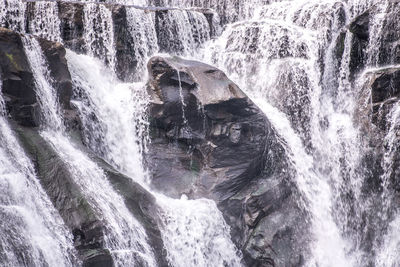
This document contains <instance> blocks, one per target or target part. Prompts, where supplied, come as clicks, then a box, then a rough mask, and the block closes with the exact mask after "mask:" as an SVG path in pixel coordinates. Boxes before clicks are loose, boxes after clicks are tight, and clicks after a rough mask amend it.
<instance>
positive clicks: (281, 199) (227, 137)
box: [146, 57, 307, 266]
mask: <svg viewBox="0 0 400 267" xmlns="http://www.w3.org/2000/svg"><path fill="white" fill-rule="evenodd" d="M148 69H149V74H150V75H149V77H150V80H149V83H148V92H149V94H150V95H151V99H152V103H151V105H150V108H149V115H150V121H151V124H150V131H151V139H152V142H151V144H150V148H149V153H148V155H147V158H146V162H147V166H148V167H149V170H150V172H151V175H152V185H153V187H155V188H156V189H157V190H160V191H162V192H164V193H165V194H167V195H169V196H172V197H180V195H181V194H186V195H188V196H189V197H191V198H200V197H208V198H212V199H214V200H215V201H216V202H217V205H218V207H219V208H220V210H221V211H222V212H223V215H224V218H225V220H226V222H227V223H228V224H229V225H230V226H231V234H232V239H233V240H234V242H235V244H236V245H237V246H238V247H239V248H240V249H241V250H242V251H243V253H244V255H245V257H244V261H245V264H246V265H247V266H285V264H286V266H288V265H287V264H289V262H292V261H296V262H297V261H298V259H299V258H302V253H303V252H304V247H306V246H304V243H303V247H301V246H299V247H296V246H295V244H296V242H297V241H299V240H302V239H301V238H295V237H294V236H302V235H301V234H299V233H300V232H302V231H303V232H304V231H306V229H307V227H306V226H305V225H304V227H303V226H300V225H301V224H302V222H304V216H305V215H304V214H303V213H302V212H301V211H300V209H299V208H298V205H297V202H296V200H295V197H294V194H295V192H296V189H295V187H294V186H293V183H292V181H291V179H290V177H291V175H290V174H289V169H290V168H289V167H288V165H287V162H286V158H285V152H284V149H283V147H282V146H281V144H280V143H279V142H278V141H277V136H276V134H275V132H274V130H273V129H272V127H271V125H270V123H269V121H268V119H267V118H266V116H265V115H264V114H263V113H262V112H261V110H260V109H259V108H258V107H257V106H255V105H254V103H253V102H252V101H251V100H250V99H249V98H248V97H247V96H246V95H245V94H244V93H243V92H242V91H241V90H240V89H239V87H238V86H237V85H236V84H234V83H233V82H232V81H231V80H229V79H228V78H227V77H226V75H225V74H224V73H223V72H222V71H220V70H219V69H216V68H214V67H212V66H209V65H206V64H203V63H200V62H195V61H189V60H183V59H180V58H177V57H173V58H162V57H154V58H152V59H151V60H150V61H149V63H148ZM284 210H285V214H286V215H287V216H286V217H284V216H280V214H282V213H283V211H284ZM274 218H275V219H274ZM288 218H290V220H289V219H288ZM273 225H275V226H274V227H273ZM279 233H282V234H279ZM283 233H284V234H283ZM285 240H286V241H285ZM288 240H290V242H289V241H288ZM293 240H295V241H293ZM292 241H293V242H292ZM303 241H304V240H303ZM282 242H283V243H282ZM304 242H306V241H304ZM283 244H284V245H283ZM295 247H296V249H295ZM297 248H298V249H297ZM268 251H269V252H268ZM272 251H274V253H272ZM270 254H271V255H270ZM266 255H270V256H268V257H267V256H266ZM267 263H268V264H270V265H265V264H267Z"/></svg>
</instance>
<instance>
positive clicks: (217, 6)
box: [0, 0, 400, 267]
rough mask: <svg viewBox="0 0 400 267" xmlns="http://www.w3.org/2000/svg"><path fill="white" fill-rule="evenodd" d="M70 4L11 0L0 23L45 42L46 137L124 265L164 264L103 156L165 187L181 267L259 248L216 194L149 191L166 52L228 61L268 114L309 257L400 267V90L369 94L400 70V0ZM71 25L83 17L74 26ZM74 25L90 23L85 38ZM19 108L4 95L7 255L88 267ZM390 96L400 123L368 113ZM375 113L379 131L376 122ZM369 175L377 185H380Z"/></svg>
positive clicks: (40, 57) (324, 262) (171, 249)
mask: <svg viewBox="0 0 400 267" xmlns="http://www.w3.org/2000/svg"><path fill="white" fill-rule="evenodd" d="M65 2H71V3H67V4H68V5H66V6H67V8H69V7H70V6H69V4H71V8H73V9H75V8H76V12H81V13H82V14H81V13H79V14H78V13H77V14H78V15H76V17H75V13H74V15H71V14H69V13H68V12H66V13H68V14H64V15H65V17H63V16H62V15H63V14H60V13H61V11H60V10H62V8H63V5H64V4H65V3H61V2H54V1H38V2H35V3H26V2H24V1H22V0H0V27H5V28H8V29H11V30H13V31H17V32H20V33H29V34H33V35H36V36H37V37H34V36H32V35H29V34H25V35H23V36H22V37H21V39H22V44H23V47H24V53H25V54H26V57H27V60H28V62H29V67H30V69H31V71H32V75H33V83H34V87H35V90H36V94H37V102H38V104H39V108H40V114H39V117H40V118H39V119H40V122H41V124H40V127H39V128H40V129H39V131H40V135H41V136H42V137H43V138H44V139H45V141H46V142H48V143H49V144H50V145H51V147H52V148H53V149H54V150H55V152H56V154H57V156H58V157H60V159H61V160H62V161H63V162H64V163H65V164H66V165H67V166H68V167H69V168H70V170H71V176H72V177H71V179H72V180H73V182H74V183H76V185H78V188H79V190H80V191H82V193H83V195H84V197H85V199H87V200H88V202H89V205H90V206H91V207H92V208H93V210H94V211H95V213H96V216H97V217H98V218H99V219H100V220H101V222H102V224H104V247H105V248H106V249H108V250H109V251H110V253H111V255H112V257H113V259H114V261H115V265H116V266H132V265H138V266H157V262H156V257H155V254H156V251H153V248H152V247H151V245H150V241H149V239H150V238H149V236H147V233H146V230H145V227H143V225H142V224H141V223H142V222H140V221H139V220H138V219H137V218H135V216H134V215H133V214H132V212H131V211H130V210H129V208H128V206H127V205H126V204H125V202H124V201H125V199H124V197H123V196H121V194H120V193H119V192H118V190H116V189H115V188H114V187H113V184H112V183H111V182H110V180H109V177H108V176H107V175H106V173H105V171H104V170H103V169H102V167H101V166H100V165H101V164H102V163H99V162H97V161H96V159H98V158H100V159H101V160H104V161H105V163H104V164H105V165H110V166H112V168H114V169H115V170H117V171H118V172H120V173H121V174H123V175H126V176H127V177H130V178H131V179H132V180H133V181H134V182H136V183H138V184H140V185H141V186H142V187H143V188H144V189H145V190H147V191H149V192H150V194H151V195H152V196H154V198H155V200H156V204H157V206H158V207H159V210H157V211H156V212H157V216H158V218H159V220H157V224H158V225H157V226H158V227H159V228H160V232H161V233H160V234H161V238H162V241H163V243H164V247H165V252H166V257H167V260H168V262H169V263H170V264H171V266H178V267H184V266H196V265H198V266H210V267H212V266H241V265H242V264H245V259H244V258H245V257H246V255H242V254H241V252H240V251H239V249H243V251H245V249H246V246H247V245H249V244H250V245H251V242H247V241H248V240H247V241H246V242H244V244H240V245H243V247H241V248H237V247H236V246H235V244H233V242H232V239H234V240H235V242H236V239H235V238H232V237H231V233H230V231H231V228H230V227H234V226H232V225H231V226H229V225H228V224H227V223H226V222H225V220H224V217H223V215H222V213H221V211H219V210H218V207H217V205H216V203H215V202H214V201H212V200H208V199H202V198H201V199H188V197H186V196H185V195H182V197H181V198H180V199H172V198H169V197H166V196H164V195H162V194H161V193H159V192H156V191H155V190H154V189H153V188H152V187H151V185H150V175H149V174H148V172H147V170H146V166H145V163H144V162H143V154H145V153H146V152H147V150H146V149H147V145H148V143H149V140H150V133H149V129H148V128H149V118H148V117H147V116H146V112H145V111H146V109H147V106H148V104H149V101H150V100H149V98H148V96H147V93H146V89H145V86H146V85H145V81H146V80H147V75H146V63H147V61H148V59H149V58H150V57H151V56H154V55H156V54H157V53H160V52H161V53H165V54H169V55H179V56H185V57H190V58H191V59H196V60H200V61H204V62H206V63H208V64H210V65H214V66H216V67H218V68H220V69H221V70H223V71H224V72H225V73H226V74H227V75H228V76H229V78H230V79H232V80H233V81H235V82H236V83H237V84H238V85H239V86H240V88H241V89H242V90H243V91H244V92H245V93H246V94H247V95H248V96H249V97H250V99H251V100H252V101H253V102H254V103H255V104H256V105H258V107H260V109H261V110H262V111H263V112H264V113H265V116H266V117H267V119H268V120H269V121H270V122H271V124H272V128H273V131H274V132H276V134H277V139H278V140H279V142H280V145H282V147H283V148H284V151H283V153H284V154H285V157H286V158H285V159H284V160H287V161H288V164H289V165H290V166H289V170H285V171H288V172H289V174H288V176H290V177H289V179H291V181H290V182H293V185H294V187H295V189H294V191H296V193H298V195H296V197H297V198H298V199H296V200H297V203H296V204H297V205H298V206H299V208H300V209H301V210H302V211H304V212H305V213H306V219H305V220H307V222H309V225H308V227H309V229H308V230H309V231H308V232H307V233H310V236H309V237H307V240H310V243H307V244H302V245H304V247H305V251H306V255H304V256H305V259H304V261H305V263H304V265H305V266H324V267H325V266H326V267H329V266H382V267H383V266H398V265H399V264H400V260H399V256H398V255H399V251H400V237H399V223H400V213H399V209H398V207H397V204H398V194H399V192H398V189H396V188H394V185H393V183H395V182H397V181H394V180H398V179H397V178H398V177H397V176H398V171H397V170H396V168H398V167H397V165H398V159H397V158H398V157H397V154H398V153H397V152H398V146H399V145H398V135H399V123H400V104H399V102H398V100H397V97H398V95H394V96H391V97H392V98H391V99H390V101H388V102H385V103H383V102H382V103H370V102H372V100H371V99H372V96H371V94H372V93H371V90H372V89H371V88H369V87H370V86H371V82H372V81H373V78H374V77H373V76H374V75H376V73H377V71H381V72H383V71H385V70H386V69H388V68H398V67H399V66H395V65H394V64H397V63H398V62H397V61H396V60H398V59H399V56H398V55H399V53H398V51H399V50H398V43H399V41H398V39H399V38H397V37H398V36H397V35H398V34H397V32H390V31H389V32H388V30H390V29H389V28H394V29H396V25H395V24H396V23H397V22H398V19H394V20H390V16H391V15H393V16H395V15H396V14H397V13H398V12H397V11H398V9H396V8H394V7H395V6H396V5H397V6H398V1H390V0H388V1H380V0H335V1H332V0H248V1H238V0H109V1H105V2H104V1H82V3H78V5H76V6H73V3H72V2H76V1H65ZM85 2H90V3H85ZM74 4H77V3H74ZM117 4H118V5H117ZM119 4H122V5H119ZM124 5H134V6H124ZM64 8H65V6H64ZM80 8H81V9H82V10H80ZM119 8H121V9H119ZM121 10H123V11H121ZM118 12H121V13H118ZM365 12H367V13H365ZM391 12H392V13H391ZM396 12H397V13H396ZM121 14H123V15H121ZM210 14H213V16H212V17H210ZM362 14H363V15H366V14H367V20H368V26H367V29H363V30H365V31H367V32H368V38H367V39H366V40H361V41H360V40H358V39H357V38H358V36H357V33H356V32H355V31H354V29H351V27H352V26H351V25H352V22H353V21H354V19H356V18H357V17H358V16H360V15H362ZM70 15H71V16H72V17H73V18H67V16H70ZM80 20H81V21H80ZM121 20H124V22H123V23H124V24H123V25H124V26H123V27H121ZM65 23H66V24H68V23H69V24H70V25H69V27H70V28H69V29H68V30H66V32H67V33H66V32H63V27H64V26H63V24H65ZM392 24H393V25H392ZM362 26H363V27H364V26H365V25H362ZM73 27H76V28H77V29H78V28H79V32H78V31H77V32H73V33H72V30H71V29H72V28H73ZM64 30H65V29H64ZM69 30H71V32H69ZM393 31H395V30H393ZM68 34H70V35H71V36H67V35H68ZM72 35H73V36H72ZM39 37H41V38H44V39H47V40H51V41H56V42H60V43H63V44H64V45H65V46H66V48H68V49H67V55H66V59H67V63H68V69H69V72H70V74H71V76H72V82H73V100H72V101H71V104H72V106H73V107H74V108H75V109H76V111H77V112H78V113H79V119H80V123H81V125H80V126H81V128H82V129H80V130H81V134H82V139H83V143H84V145H82V144H78V143H77V142H76V140H74V139H73V138H71V137H70V136H69V135H70V134H71V133H69V132H68V130H67V129H68V127H67V126H66V125H65V122H64V119H63V116H64V114H63V110H62V109H61V107H60V104H59V100H58V96H57V92H56V88H54V87H55V86H54V83H55V81H53V77H52V73H51V70H50V69H49V64H48V62H46V59H45V58H46V57H45V54H44V51H42V48H41V44H42V43H41V42H40V39H39ZM69 37H71V39H68V38H69ZM63 38H64V39H65V40H63ZM396 38H397V39H396ZM357 42H359V43H357ZM72 43H73V44H72ZM70 44H72V45H70ZM383 46H387V47H386V48H387V50H382V47H383ZM0 48H1V47H0ZM69 49H71V50H69ZM74 51H75V52H74ZM76 51H77V52H79V53H83V54H77V53H76ZM354 57H357V59H356V60H359V61H360V62H356V63H354V62H353V61H354ZM354 64H356V65H357V64H358V65H357V66H356V67H354ZM387 64H393V65H391V66H387ZM0 65H1V64H0ZM0 68H1V66H0ZM1 71H2V70H1V69H0V75H1V74H2V73H1ZM176 71H177V77H178V82H179V88H180V89H181V91H180V92H179V93H180V98H181V104H182V110H183V112H182V114H183V120H184V122H187V120H188V119H189V116H188V115H187V114H185V112H184V111H185V110H184V107H185V103H184V99H183V94H182V83H181V73H180V72H179V70H176ZM361 71H363V72H361ZM374 73H375V74H374ZM368 75H370V76H368ZM12 79H16V78H15V77H13V78H12ZM121 80H124V81H125V82H122V81H121ZM133 81H134V82H133ZM0 82H1V80H0ZM391 89H393V90H394V91H395V89H396V88H391ZM4 98H5V99H6V100H7V101H9V99H7V98H6V97H4ZM394 100H396V101H394ZM362 101H364V102H365V103H364V102H363V103H362V105H363V106H362V107H360V105H361V104H360V102H362ZM5 102H6V101H4V99H2V97H0V107H1V110H0V114H1V117H0V139H1V141H2V142H1V144H0V165H1V166H2V168H0V191H1V197H0V217H1V222H0V230H1V231H0V263H1V264H3V265H9V266H55V265H61V266H76V265H80V264H81V263H79V262H78V261H77V259H76V255H75V254H76V252H75V249H74V248H73V241H72V236H71V234H70V233H69V232H68V229H66V226H65V225H64V224H63V222H62V219H61V217H60V215H59V214H58V212H57V211H56V209H55V208H54V206H53V205H52V204H51V201H50V199H48V197H47V195H46V192H45V191H44V190H43V189H42V187H41V185H40V183H39V178H38V177H37V175H36V173H35V168H34V164H33V162H31V160H30V159H29V158H28V157H27V156H26V155H25V152H24V151H23V148H22V146H21V145H20V144H19V143H18V141H17V137H16V134H15V133H14V132H13V131H12V130H11V129H12V127H11V124H9V122H8V119H7V111H6V108H5V105H6V104H5ZM367 102H368V103H367ZM389 102H390V103H389ZM374 105H375V106H374ZM377 106H379V109H380V110H379V112H380V116H381V117H382V120H385V123H386V125H385V127H386V129H378V128H379V126H376V125H372V124H374V123H373V122H371V121H368V122H366V121H367V120H369V119H370V118H367V117H369V116H371V117H372V116H373V115H371V113H373V112H375V108H377ZM369 109H371V110H369ZM74 112H75V111H74ZM363 112H364V113H363ZM10 116H11V115H10ZM367 123H369V124H370V126H369V127H370V129H368V130H370V131H366V130H365V129H364V128H365V125H364V124H367ZM375 128H376V129H375ZM378 131H380V132H379V134H377V136H373V135H374V134H375V132H378ZM375 139H381V140H378V141H379V142H378V143H379V144H375V143H374V142H376V140H375ZM369 157H377V158H378V159H376V161H377V162H378V163H376V165H379V166H378V167H376V166H368V165H369V163H370V161H369ZM374 160H375V158H374ZM374 164H375V162H374ZM371 173H372V174H373V175H374V177H373V178H374V179H375V180H376V181H375V183H376V187H377V188H373V190H370V188H368V186H371V185H369V184H368V183H369V181H367V180H368V179H369V177H370V176H371ZM370 191H374V192H373V193H370ZM375 191H376V192H375ZM266 219H270V218H268V215H266ZM271 220H272V219H271ZM245 227H249V228H250V226H247V225H246V226H245ZM246 229H247V228H246ZM249 231H250V232H251V231H253V229H251V230H249ZM246 235H247V233H246ZM249 238H251V237H249ZM271 250H273V249H272V246H271ZM307 253H309V254H307ZM1 264H0V265H1Z"/></svg>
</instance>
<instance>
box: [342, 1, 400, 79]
mask: <svg viewBox="0 0 400 267" xmlns="http://www.w3.org/2000/svg"><path fill="white" fill-rule="evenodd" d="M378 12H379V11H378V10H377V7H376V6H373V7H371V8H370V9H368V10H366V11H365V12H364V13H362V14H361V15H359V16H358V17H356V18H355V19H354V21H353V22H352V23H351V24H350V27H349V30H350V32H352V33H353V39H352V46H351V54H350V71H351V73H352V76H353V77H354V74H357V72H359V71H360V70H361V69H363V68H364V66H365V64H366V60H367V51H366V49H367V46H368V45H369V43H371V40H370V39H371V38H372V39H373V40H375V41H374V42H372V43H371V44H370V45H372V46H374V47H371V49H372V50H371V51H375V53H376V54H371V53H370V54H369V55H368V56H370V57H371V56H372V57H375V58H376V64H378V65H381V66H383V65H390V64H398V63H400V33H399V32H400V28H399V26H398V25H400V2H398V1H390V2H389V3H388V6H387V8H386V10H385V11H384V12H385V13H384V18H383V19H382V20H381V21H379V22H374V23H379V33H374V34H379V36H370V27H371V23H373V21H371V20H372V19H374V18H375V17H376V16H377V15H378ZM376 27H378V26H376Z"/></svg>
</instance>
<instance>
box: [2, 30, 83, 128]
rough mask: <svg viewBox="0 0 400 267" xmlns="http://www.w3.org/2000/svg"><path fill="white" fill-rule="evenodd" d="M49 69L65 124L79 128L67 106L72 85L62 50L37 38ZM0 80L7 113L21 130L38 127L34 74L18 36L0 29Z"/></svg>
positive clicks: (59, 46) (62, 48)
mask: <svg viewBox="0 0 400 267" xmlns="http://www.w3.org/2000/svg"><path fill="white" fill-rule="evenodd" d="M37 40H38V41H39V44H40V46H41V47H42V50H43V54H44V56H45V58H46V63H47V65H48V66H49V70H50V75H51V78H52V85H53V86H54V88H55V89H56V91H57V96H58V99H59V102H60V105H61V107H62V109H63V110H64V113H65V117H66V123H67V125H68V126H70V127H71V128H76V127H78V126H79V120H78V118H77V114H76V113H75V112H74V110H73V109H72V107H71V105H70V100H71V96H72V81H71V75H70V73H69V70H68V66H67V61H66V59H65V49H64V47H63V46H62V45H61V44H60V43H56V42H50V41H47V40H44V39H41V38H37ZM0 78H1V79H2V81H3V94H4V97H5V101H6V106H7V110H8V111H9V113H10V114H11V116H12V117H13V119H14V120H15V121H17V122H19V123H20V124H21V125H23V126H30V127H37V126H39V125H40V115H39V113H40V112H39V105H38V103H37V99H36V92H35V84H34V79H33V73H32V70H31V68H30V65H29V62H28V60H27V57H26V55H25V51H24V47H23V44H22V41H21V35H19V34H17V33H15V32H12V31H10V30H7V29H4V28H0Z"/></svg>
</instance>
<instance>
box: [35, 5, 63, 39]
mask: <svg viewBox="0 0 400 267" xmlns="http://www.w3.org/2000/svg"><path fill="white" fill-rule="evenodd" d="M58 12H59V11H58V4H57V3H56V2H37V3H35V4H34V6H33V10H32V11H31V13H30V12H28V14H29V15H30V16H32V19H30V20H29V24H28V28H29V33H31V34H34V35H37V36H40V37H42V38H44V39H47V40H52V41H55V42H62V39H61V32H60V30H61V25H60V23H61V22H60V19H59V17H58Z"/></svg>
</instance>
